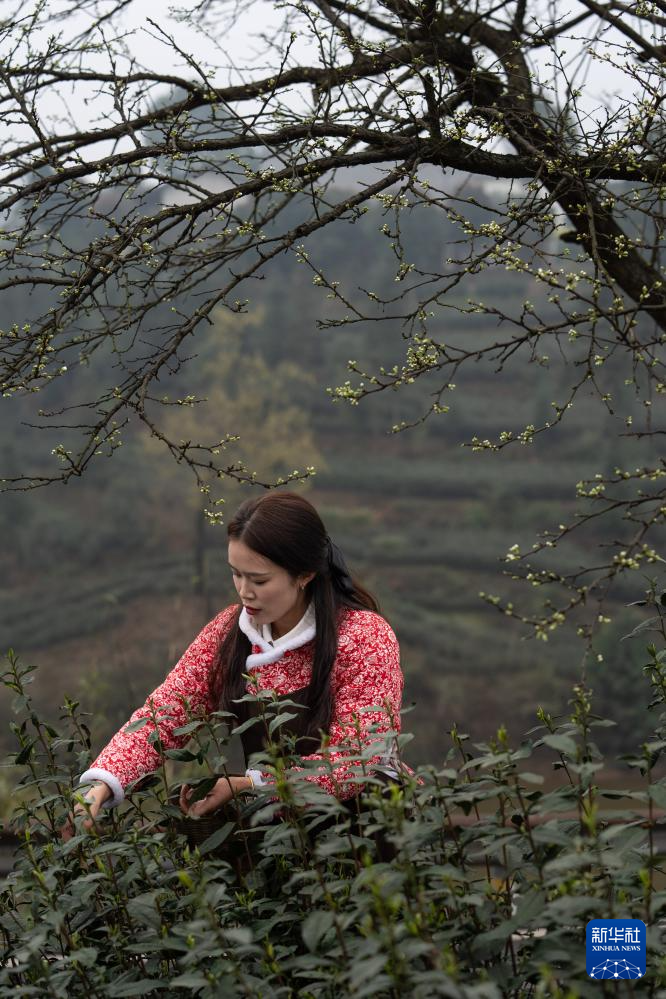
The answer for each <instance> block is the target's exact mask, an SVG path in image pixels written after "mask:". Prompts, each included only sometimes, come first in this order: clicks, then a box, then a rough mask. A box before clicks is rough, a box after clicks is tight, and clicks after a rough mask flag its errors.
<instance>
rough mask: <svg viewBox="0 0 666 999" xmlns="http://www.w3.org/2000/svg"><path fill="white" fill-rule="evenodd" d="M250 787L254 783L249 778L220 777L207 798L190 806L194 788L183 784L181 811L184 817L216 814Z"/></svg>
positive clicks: (180, 800)
mask: <svg viewBox="0 0 666 999" xmlns="http://www.w3.org/2000/svg"><path fill="white" fill-rule="evenodd" d="M250 787H252V781H251V780H250V778H249V777H220V779H219V780H218V782H217V784H215V786H214V787H213V788H211V790H210V791H209V792H208V794H207V795H206V797H205V798H202V799H201V800H200V801H195V802H194V803H193V804H192V805H190V798H191V796H192V788H191V787H190V786H189V784H183V786H182V787H181V789H180V799H179V804H180V810H181V812H182V813H183V815H190V816H192V815H194V816H197V815H210V813H211V812H216V811H217V809H218V808H222V805H226V803H227V802H228V801H231V799H232V798H233V797H234V794H238V792H239V791H247V789H248V788H250Z"/></svg>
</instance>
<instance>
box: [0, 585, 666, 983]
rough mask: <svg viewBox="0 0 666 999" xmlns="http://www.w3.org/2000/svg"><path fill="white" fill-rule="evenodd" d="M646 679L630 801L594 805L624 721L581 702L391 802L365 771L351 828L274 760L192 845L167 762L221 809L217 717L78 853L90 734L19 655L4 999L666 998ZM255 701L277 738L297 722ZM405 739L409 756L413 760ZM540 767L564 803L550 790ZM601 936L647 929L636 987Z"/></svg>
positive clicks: (397, 790) (453, 736) (577, 695)
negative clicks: (606, 973) (601, 952)
mask: <svg viewBox="0 0 666 999" xmlns="http://www.w3.org/2000/svg"><path fill="white" fill-rule="evenodd" d="M654 603H655V604H656V613H655V620H656V622H657V626H658V627H659V628H660V629H661V632H662V634H663V621H662V619H661V615H662V614H663V608H662V607H661V606H660V605H659V602H658V600H656V599H655V600H654ZM644 672H645V674H646V676H647V678H648V681H649V682H650V684H651V687H652V692H653V707H654V709H655V710H656V713H657V718H656V726H655V737H654V739H653V740H652V741H650V742H647V743H645V744H644V745H643V746H641V747H640V749H639V750H638V751H637V753H636V754H635V755H634V756H633V757H630V758H626V759H625V760H624V763H625V764H626V765H628V766H629V767H630V768H631V769H632V770H633V771H634V772H635V774H636V775H637V776H638V783H635V786H634V787H633V788H632V789H631V790H626V789H622V788H618V789H615V790H608V789H603V788H602V787H601V786H600V780H599V778H600V771H601V769H602V768H603V766H604V761H603V760H602V758H601V755H600V753H599V751H598V750H597V748H596V746H595V742H594V735H595V730H596V729H599V728H600V727H601V728H603V727H604V726H607V725H608V724H609V723H607V722H604V721H603V720H601V719H599V718H597V717H596V716H595V715H594V713H593V709H592V702H591V696H590V691H589V690H588V689H587V688H586V687H585V686H584V685H582V684H581V685H578V686H576V687H575V688H574V691H573V696H572V700H571V713H570V715H569V716H568V717H566V718H564V719H554V718H552V717H551V716H549V715H548V714H547V713H546V712H545V711H543V710H540V711H539V712H538V715H539V718H538V721H539V725H538V727H537V728H535V729H533V730H532V732H531V733H529V734H528V737H527V738H526V739H525V740H524V741H523V742H522V743H521V745H519V746H518V747H514V746H512V745H511V743H510V741H509V738H508V736H507V733H506V732H505V731H504V730H503V729H500V731H498V732H497V733H496V735H495V736H494V738H493V739H491V740H490V741H489V742H488V743H486V744H479V745H475V746H473V747H470V745H469V740H468V739H467V738H466V737H465V735H464V734H462V733H460V732H459V731H456V730H454V731H453V732H451V733H450V741H451V745H450V749H449V751H448V753H447V755H446V758H445V760H444V762H443V765H441V766H439V767H436V766H427V767H421V768H419V771H418V772H417V775H416V776H415V777H411V776H410V775H408V774H405V775H403V776H402V777H401V779H400V781H399V782H397V783H394V784H392V785H390V786H389V787H388V788H386V787H385V785H384V784H383V783H382V781H381V780H380V778H379V776H378V775H377V774H376V773H374V772H373V771H372V770H369V769H368V768H367V753H366V759H365V760H364V761H363V764H362V767H361V771H362V772H361V773H359V777H358V780H359V782H363V783H364V790H363V792H362V796H361V798H360V799H359V800H360V802H361V803H362V806H363V807H362V808H359V809H358V811H357V814H356V815H355V816H354V815H353V814H352V813H350V811H349V810H348V809H346V808H344V807H343V806H342V805H341V804H340V803H339V802H338V801H337V800H336V799H334V798H332V797H331V796H329V795H326V794H325V793H323V792H322V791H321V790H320V789H319V788H318V787H317V786H316V785H315V784H313V783H311V782H308V781H307V780H304V779H303V778H304V776H307V769H308V767H307V762H306V763H304V764H303V769H302V770H294V769H292V768H291V767H290V764H293V762H294V758H293V755H290V753H289V752H288V750H289V747H288V746H287V747H285V746H284V745H283V746H281V747H279V746H278V745H277V744H274V743H272V742H271V743H270V744H269V746H268V749H267V753H266V762H265V764H264V765H265V766H266V767H268V768H270V769H272V771H273V773H274V774H275V776H276V781H277V784H276V789H275V790H274V791H270V790H267V789H262V790H260V791H259V793H258V795H257V796H256V798H254V797H253V798H252V799H251V803H250V804H249V805H247V804H244V805H243V806H239V807H241V812H242V813H243V815H245V819H244V821H243V822H241V823H240V824H237V823H234V822H233V821H222V822H220V823H218V825H217V828H216V829H214V831H212V832H211V833H210V834H209V835H206V836H205V837H203V836H201V835H199V836H198V837H196V836H195V837H192V836H191V835H190V838H189V840H188V837H187V836H186V835H185V832H184V827H183V822H182V820H181V817H180V815H179V812H178V810H177V809H176V808H175V807H174V805H173V804H171V803H170V802H171V801H172V800H173V792H174V788H173V787H172V786H169V773H170V767H167V766H166V762H167V758H168V759H171V760H173V759H176V760H178V761H179V763H181V764H183V765H186V766H187V767H188V768H189V774H190V775H189V777H188V780H189V781H190V782H192V780H195V782H196V778H197V775H198V776H199V777H201V775H202V773H203V774H204V778H202V779H201V780H199V789H198V793H199V794H202V793H205V790H206V779H208V780H210V776H208V777H206V774H208V775H210V774H211V773H219V772H223V771H224V769H225V764H226V756H225V750H226V745H227V742H226V725H225V722H226V719H225V717H224V716H222V715H219V716H215V717H213V718H212V719H208V720H197V719H193V720H192V722H191V723H190V724H189V725H188V726H186V729H187V733H185V732H184V733H183V734H189V735H191V736H192V742H191V743H190V748H188V749H186V750H177V751H168V752H167V753H163V754H162V755H163V759H164V765H163V766H162V767H161V768H160V770H159V771H158V772H157V773H156V774H155V775H153V777H152V778H151V780H152V783H151V784H150V786H147V785H146V783H145V782H144V783H143V785H141V786H138V787H135V788H134V789H133V791H132V792H131V793H130V794H129V796H128V800H127V802H126V803H125V804H124V805H123V806H121V808H120V809H117V810H115V811H113V812H107V813H106V815H105V817H104V818H103V819H102V820H100V821H99V822H98V824H97V827H96V828H94V829H92V830H91V831H86V830H85V829H84V828H82V825H81V823H80V822H78V820H77V829H76V833H75V835H74V836H73V837H72V838H71V839H70V840H69V841H67V842H64V841H63V840H62V838H61V837H60V835H59V830H60V827H61V826H62V824H63V823H64V822H65V820H66V816H67V814H68V812H69V809H70V808H71V806H72V801H73V800H74V799H75V798H76V791H75V790H74V784H75V778H74V777H73V774H75V773H80V772H81V771H82V770H83V769H84V768H85V767H86V766H87V765H88V763H89V760H90V745H89V736H88V730H87V728H86V725H85V722H84V720H83V719H82V717H81V715H80V712H79V708H78V705H77V704H76V703H74V702H71V701H68V702H66V703H65V705H64V710H63V716H62V728H61V730H60V731H56V729H55V728H53V727H52V726H50V725H47V724H46V723H44V722H43V721H42V720H41V719H40V718H39V717H38V716H37V715H36V713H35V711H34V710H33V706H32V703H31V700H30V695H29V684H30V681H31V678H32V671H31V669H30V668H29V667H25V666H23V665H22V664H21V663H20V662H19V661H18V660H17V658H16V657H15V656H13V655H10V656H9V657H8V668H7V671H6V673H5V675H4V683H5V685H6V687H7V688H9V690H11V691H12V692H13V693H14V696H15V699H16V721H15V722H14V723H13V731H14V734H15V736H16V738H17V741H18V750H17V752H16V753H15V755H14V758H13V761H12V764H11V765H12V766H13V767H14V768H15V769H16V773H17V775H20V779H18V778H17V780H16V785H17V790H16V801H17V805H16V811H15V814H14V817H13V819H12V823H11V828H12V829H13V830H14V831H15V833H16V834H17V836H18V839H19V843H20V846H19V850H18V855H17V860H16V864H15V868H14V871H13V873H12V874H11V875H10V876H9V877H8V879H7V881H6V884H5V886H4V889H3V891H2V896H1V912H0V942H1V947H2V961H1V962H0V964H1V966H0V996H7V997H9V996H11V997H12V999H24V997H25V999H27V997H32V996H39V997H53V999H60V997H67V999H74V997H79V996H80V997H100V999H101V997H107V996H108V997H114V999H116V997H118V999H120V997H130V996H146V997H161V996H174V997H177V996H197V997H202V999H213V997H219V996H225V997H226V996H230V997H234V996H260V997H266V999H269V997H270V999H272V997H285V999H287V997H303V999H315V997H316V999H320V997H321V999H339V997H342V996H354V997H358V999H364V997H370V996H378V997H391V999H393V997H402V996H414V997H417V999H418V997H422V999H425V997H430V996H447V997H452V999H495V997H497V999H499V997H521V999H522V997H526V999H529V997H535V999H536V997H539V996H561V997H568V999H569V997H570V999H573V997H578V996H580V997H586V996H594V997H598V996H599V995H611V994H612V995H622V994H625V995H626V994H632V995H633V994H636V995H646V996H659V995H664V994H666V992H663V991H660V990H661V989H662V987H663V985H664V979H665V977H666V957H664V951H663V939H662V936H663V934H662V931H661V928H660V920H661V919H662V917H663V911H664V909H665V908H666V879H665V878H664V870H663V857H662V855H661V852H660V848H659V826H660V822H662V816H663V815H664V812H663V809H664V808H666V780H664V779H662V778H661V777H659V776H658V769H657V768H658V766H659V759H660V757H661V754H662V752H663V750H664V747H666V714H664V713H660V712H663V707H664V700H665V698H666V651H664V650H660V649H658V648H657V647H656V645H651V646H650V647H649V657H648V661H647V662H646V664H645V667H644ZM251 696H254V695H248V697H251ZM257 696H258V695H257ZM259 699H260V701H261V710H262V715H263V718H264V721H265V722H266V723H267V724H268V725H269V727H270V730H271V732H273V733H274V732H275V730H276V727H277V726H278V725H279V724H280V721H281V720H283V719H281V718H280V717H279V716H278V717H274V715H275V708H276V706H275V705H274V704H272V703H271V702H270V699H268V700H266V698H265V697H263V698H259ZM288 707H289V706H288V705H287V710H288ZM284 709H285V708H284V702H283V703H282V707H281V710H283V711H284ZM410 738H411V737H410V736H409V735H404V734H403V735H400V736H395V743H396V744H397V747H398V750H399V751H400V750H401V748H402V747H403V746H404V745H405V743H406V742H407V741H408V740H409V739H410ZM156 745H157V748H158V749H159V748H160V747H159V741H157V742H156ZM545 755H547V756H548V757H549V758H550V759H551V760H552V764H553V766H554V768H555V770H556V777H557V782H556V786H554V787H553V788H550V787H549V786H548V785H547V784H545V783H544V778H543V776H541V775H540V774H539V773H537V772H535V771H537V770H541V771H543V759H544V756H545ZM533 759H534V760H535V761H536V763H534V764H532V769H530V766H531V763H530V761H531V760H533ZM296 762H298V761H296ZM208 786H210V784H209V785H208ZM609 806H610V810H609ZM280 816H281V819H280ZM272 820H274V821H272ZM190 826H191V827H192V828H193V827H194V826H196V820H191V821H190ZM201 828H202V829H203V828H204V826H202V827H201ZM197 839H198V845H194V840H197ZM599 917H602V918H616V917H617V918H620V917H622V918H635V919H642V920H643V921H644V922H645V923H646V924H647V942H648V943H647V945H648V962H647V969H648V970H647V975H646V977H645V978H644V979H642V980H641V981H640V982H631V981H628V982H621V983H614V982H603V981H602V982H598V981H595V982H591V981H589V980H588V979H587V978H586V974H585V942H584V941H585V926H586V923H587V921H588V920H590V919H592V918H599ZM622 989H624V992H622V991H621V990H622Z"/></svg>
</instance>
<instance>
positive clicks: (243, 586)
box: [238, 579, 254, 600]
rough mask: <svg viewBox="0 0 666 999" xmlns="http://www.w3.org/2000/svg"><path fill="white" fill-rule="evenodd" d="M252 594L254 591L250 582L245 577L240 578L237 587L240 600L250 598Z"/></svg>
mask: <svg viewBox="0 0 666 999" xmlns="http://www.w3.org/2000/svg"><path fill="white" fill-rule="evenodd" d="M253 595H254V591H253V590H252V583H250V582H249V581H248V580H246V579H241V581H240V585H239V587H238V596H239V597H240V598H241V600H246V599H247V600H250V599H251V598H252V596H253Z"/></svg>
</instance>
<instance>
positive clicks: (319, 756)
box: [78, 492, 412, 819]
mask: <svg viewBox="0 0 666 999" xmlns="http://www.w3.org/2000/svg"><path fill="white" fill-rule="evenodd" d="M228 534H229V565H230V568H231V572H232V574H233V579H234V584H235V586H236V590H237V592H238V596H239V597H240V600H241V605H240V606H239V605H232V606H230V607H227V608H226V610H223V611H222V612H221V613H220V614H218V616H217V617H216V618H214V619H213V620H212V621H211V622H210V623H209V624H208V625H206V627H205V628H204V629H203V631H202V632H201V633H200V634H199V635H198V637H197V638H196V639H195V640H194V642H193V643H192V645H191V646H190V647H189V648H188V649H187V651H186V652H185V654H184V655H183V656H182V658H181V659H180V661H179V662H178V663H177V665H176V666H175V667H174V669H173V670H172V671H171V673H169V675H168V676H167V678H166V680H165V681H164V683H163V684H162V685H161V686H160V687H158V688H157V690H155V691H154V692H153V693H152V694H151V695H150V696H149V697H148V699H147V701H146V703H145V705H144V706H143V707H142V708H139V709H138V711H135V712H134V714H133V715H132V717H131V718H130V721H129V723H128V725H127V726H126V727H125V728H123V729H122V730H121V731H120V732H118V733H117V735H115V736H114V737H113V739H112V740H111V742H110V743H109V744H108V745H107V746H106V748H105V749H103V750H102V752H101V753H100V755H99V756H98V757H97V759H96V760H95V762H94V763H93V765H92V767H91V768H90V769H89V770H88V771H86V773H84V774H83V776H82V777H81V782H82V784H90V785H91V786H90V788H89V789H88V790H87V792H86V795H85V799H86V802H87V803H88V807H89V810H90V817H91V818H92V819H94V818H95V816H96V815H97V814H98V812H99V810H100V808H101V807H102V806H113V805H117V804H119V803H120V802H121V801H122V800H123V798H124V794H125V789H126V788H127V787H128V785H130V784H132V783H133V782H134V781H136V780H137V779H138V778H140V777H141V776H143V775H144V774H146V773H148V772H150V771H152V770H155V769H157V767H158V766H159V759H160V757H159V754H158V751H157V750H156V748H155V745H154V744H153V742H151V741H150V740H149V736H150V733H151V732H153V731H154V728H155V725H154V722H153V721H152V718H153V717H156V718H157V720H158V728H159V741H160V743H161V745H162V748H163V749H164V750H167V749H174V748H178V747H180V746H182V745H184V744H185V743H186V742H187V738H188V737H187V736H182V735H176V734H175V730H177V729H178V728H179V727H180V726H182V725H184V724H186V723H187V721H188V720H189V719H190V718H191V717H192V715H197V714H206V713H209V712H211V711H215V710H217V709H218V708H222V709H223V710H227V711H232V712H233V713H234V714H235V715H236V716H237V717H238V719H239V722H242V721H243V720H244V719H245V718H247V717H248V713H252V712H253V711H256V702H252V701H244V702H241V704H240V705H239V704H235V703H234V701H235V699H237V698H241V697H243V695H244V694H246V693H249V692H252V688H251V686H250V684H249V682H248V681H247V680H246V678H245V677H244V676H243V674H244V673H245V674H252V675H253V676H254V675H256V680H257V686H258V689H259V690H267V691H268V690H272V691H275V692H276V693H277V694H278V696H281V697H287V696H288V697H289V698H290V699H291V700H294V701H296V702H298V703H300V704H303V705H304V710H303V711H301V712H300V713H299V714H298V715H297V720H296V721H295V722H293V723H289V729H290V730H291V731H292V732H293V733H294V734H295V735H296V736H297V737H298V741H297V743H296V748H297V751H298V752H299V754H300V755H302V756H303V758H304V759H308V760H313V761H318V760H321V761H322V763H324V761H325V760H326V761H328V763H329V765H328V766H322V767H320V768H317V772H315V773H312V772H309V773H308V774H307V775H306V777H305V779H306V780H309V781H313V782H316V783H318V784H320V785H321V786H322V787H323V788H324V789H325V790H326V791H327V792H328V793H329V794H334V795H336V796H337V797H338V798H340V799H348V798H353V797H354V796H355V795H357V794H358V793H359V791H360V785H359V783H356V782H353V781H351V778H352V777H355V776H356V777H358V773H359V771H358V769H357V770H354V767H358V766H359V765H360V759H359V737H358V734H357V726H360V733H361V743H362V744H364V745H369V744H370V743H371V742H372V741H373V736H371V734H370V733H369V729H370V726H371V725H373V723H377V726H378V727H377V728H376V732H377V733H381V732H385V731H387V730H388V729H394V730H395V731H399V726H400V704H401V697H402V689H403V676H402V671H401V669H400V659H399V648H398V642H397V640H396V637H395V635H394V634H393V631H392V630H391V628H390V627H389V625H388V624H387V622H386V621H385V620H384V618H383V617H381V616H380V614H379V612H378V606H377V603H376V601H375V599H374V598H373V597H372V596H371V595H370V594H369V593H368V592H367V591H366V590H364V589H363V587H361V586H360V585H359V584H358V583H357V582H356V581H354V580H352V578H351V577H350V575H349V573H348V571H347V568H346V566H345V563H344V560H343V558H342V556H341V554H340V551H339V549H338V548H337V547H336V546H335V545H334V544H333V543H332V542H331V540H330V538H329V537H328V535H327V533H326V529H325V527H324V525H323V523H322V521H321V518H320V517H319V515H318V513H317V511H316V510H315V508H314V507H313V506H312V504H311V503H309V502H308V500H306V499H304V498H303V497H302V496H300V495H297V494H295V493H286V492H283V493H267V494H264V495H263V496H261V497H259V498H258V499H250V500H247V501H246V502H244V503H243V504H242V505H241V506H240V508H239V509H238V511H237V513H236V515H235V516H234V518H233V520H232V521H231V522H230V524H229V526H228ZM367 707H372V708H373V709H374V710H371V711H363V712H362V713H361V714H358V715H357V712H359V711H360V709H361V708H367ZM290 710H293V709H290ZM142 720H143V721H144V724H143V725H141V721H142ZM135 723H139V724H138V725H137V724H135ZM258 729H259V726H258V725H256V724H255V725H251V726H249V728H248V729H246V732H245V733H244V734H243V742H244V750H245V754H246V764H247V762H248V757H249V755H250V754H251V753H252V752H254V751H256V750H260V749H261V748H262V745H263V743H262V738H261V734H260V733H259V737H258V739H257V734H258ZM322 731H323V732H324V733H328V734H329V735H330V739H329V740H328V742H329V745H330V747H331V748H330V749H326V750H325V751H322V747H321V745H320V743H321V732H322ZM374 739H375V740H376V739H377V735H375V736H374ZM304 749H305V752H303V750H304ZM380 761H381V757H380V756H379V755H378V756H376V757H373V759H372V760H371V761H368V760H366V766H370V765H372V763H376V762H380ZM394 765H395V764H394ZM331 767H332V768H333V769H332V770H331ZM406 769H407V770H409V768H406ZM409 772H410V773H411V772H412V771H411V770H409ZM393 773H395V771H393ZM271 782H272V777H271V775H270V774H268V773H262V772H261V771H259V770H257V769H249V768H248V769H247V770H246V772H245V775H243V776H238V777H233V776H230V777H221V778H220V779H219V780H218V781H217V784H216V785H215V787H214V788H213V789H212V790H211V792H210V793H209V794H208V795H207V797H206V798H204V799H203V800H201V801H198V802H195V803H192V804H190V801H189V798H190V794H191V792H190V790H189V788H187V787H184V788H183V789H182V792H181V798H180V804H181V809H182V810H183V812H186V813H187V814H189V815H205V814H207V813H209V812H213V811H215V810H217V809H219V808H220V807H221V806H222V805H224V804H226V802H228V801H229V800H230V799H231V798H232V797H233V796H234V795H235V794H236V793H237V792H239V791H241V790H246V789H249V788H253V787H256V786H258V785H263V784H270V783H271ZM78 809H79V810H81V806H78Z"/></svg>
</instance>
